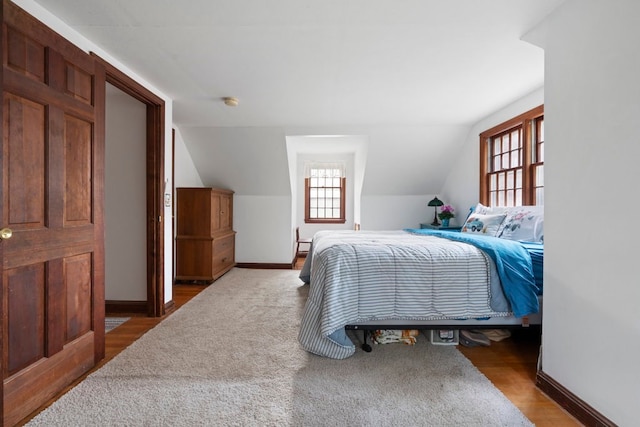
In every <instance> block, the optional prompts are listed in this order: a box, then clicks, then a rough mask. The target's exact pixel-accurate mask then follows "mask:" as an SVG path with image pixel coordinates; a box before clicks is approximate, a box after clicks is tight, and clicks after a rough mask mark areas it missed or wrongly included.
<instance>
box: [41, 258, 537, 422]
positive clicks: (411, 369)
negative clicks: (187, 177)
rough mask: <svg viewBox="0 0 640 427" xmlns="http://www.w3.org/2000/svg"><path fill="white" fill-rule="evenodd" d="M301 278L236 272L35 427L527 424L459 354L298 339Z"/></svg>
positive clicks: (422, 344) (423, 345) (303, 291)
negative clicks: (331, 347)
mask: <svg viewBox="0 0 640 427" xmlns="http://www.w3.org/2000/svg"><path fill="white" fill-rule="evenodd" d="M297 273H298V272H297V271H291V270H245V269H233V270H232V271H230V272H229V273H227V274H226V275H225V276H223V277H222V278H221V279H219V280H218V281H216V282H215V283H213V284H212V285H210V286H209V287H208V288H207V289H206V290H205V291H203V292H202V293H200V294H199V295H198V296H196V297H195V298H194V299H193V300H191V301H190V302H189V303H187V304H186V305H185V306H184V307H182V308H181V309H179V310H178V311H177V312H175V313H174V314H172V315H171V316H169V318H167V319H166V320H165V321H163V322H162V323H161V324H159V325H158V326H157V327H155V328H154V329H152V330H151V331H149V332H148V333H147V334H146V335H144V336H143V337H142V338H141V339H139V340H138V341H136V342H135V343H134V344H133V345H131V346H130V347H129V348H127V349H126V350H125V351H123V352H122V353H120V354H119V355H118V356H117V357H116V358H114V359H113V360H112V361H111V362H109V363H108V364H106V365H105V366H104V367H103V368H102V369H100V370H98V371H97V372H95V373H94V374H92V375H90V376H89V377H88V378H87V379H86V380H85V381H83V382H82V383H80V384H79V385H78V386H77V387H75V388H74V389H72V390H71V391H70V392H69V393H67V394H66V395H65V396H63V397H62V398H61V399H59V400H58V401H56V402H55V403H54V404H53V405H52V406H51V407H49V408H48V409H47V410H45V411H44V412H42V413H41V414H40V415H38V416H37V417H36V418H34V419H33V420H32V421H31V422H30V423H29V425H33V426H161V425H162V426H333V427H336V426H445V425H446V426H501V425H502V426H520V425H526V426H530V425H532V424H531V423H530V422H529V421H528V420H527V419H526V418H525V417H524V416H523V415H522V413H521V412H520V411H519V410H518V409H517V408H516V407H515V406H513V405H512V404H511V402H509V400H507V399H506V398H505V397H504V395H503V394H502V393H501V392H500V391H499V390H497V389H496V388H495V387H494V386H493V385H492V384H491V383H490V382H489V381H488V380H487V379H486V378H485V377H484V376H483V375H482V374H481V373H480V372H479V371H478V370H477V369H476V368H475V367H474V366H473V365H472V364H471V363H470V362H469V361H468V360H467V359H466V358H465V357H464V356H463V355H462V354H461V353H460V352H459V351H457V350H456V349H455V347H452V346H434V345H431V344H428V340H427V339H426V338H425V336H424V335H421V336H419V337H418V343H417V345H415V346H406V345H404V344H387V345H379V346H374V350H373V352H372V353H364V352H362V351H361V350H358V351H357V352H356V354H355V355H354V356H353V357H351V358H349V359H346V360H332V359H326V358H321V357H318V356H314V355H311V354H308V353H307V352H305V351H304V350H302V349H301V348H300V347H299V345H298V342H297V332H298V325H299V319H300V316H301V312H302V309H303V306H304V301H305V298H306V295H307V292H308V287H306V286H303V285H302V284H301V282H300V281H299V280H298V279H297Z"/></svg>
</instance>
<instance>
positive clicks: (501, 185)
mask: <svg viewBox="0 0 640 427" xmlns="http://www.w3.org/2000/svg"><path fill="white" fill-rule="evenodd" d="M504 178H505V175H504V172H502V173H499V174H498V190H504V189H505V184H504Z"/></svg>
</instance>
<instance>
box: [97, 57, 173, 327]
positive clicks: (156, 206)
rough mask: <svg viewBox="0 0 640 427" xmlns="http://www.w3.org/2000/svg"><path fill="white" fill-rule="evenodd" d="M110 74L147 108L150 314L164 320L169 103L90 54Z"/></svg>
mask: <svg viewBox="0 0 640 427" xmlns="http://www.w3.org/2000/svg"><path fill="white" fill-rule="evenodd" d="M90 55H91V56H93V57H94V58H95V59H96V60H97V61H98V62H99V63H101V64H102V65H103V66H104V68H105V72H106V82H107V83H110V84H112V85H113V86H115V87H117V88H118V89H120V90H121V91H122V92H124V93H126V94H127V95H130V96H132V97H133V98H135V99H137V100H138V101H140V102H142V103H143V104H145V105H146V107H147V123H146V130H147V132H146V134H147V142H146V145H147V148H146V151H147V161H146V171H147V174H146V176H147V183H146V188H147V315H148V316H149V317H162V316H163V315H164V314H165V303H164V222H165V218H164V192H165V170H164V158H165V157H164V145H165V141H164V139H165V138H164V136H165V129H164V125H165V119H164V117H165V103H164V100H163V99H162V98H160V97H158V96H157V95H155V94H154V93H152V92H151V91H150V90H148V89H147V88H145V87H144V86H142V85H141V84H139V83H138V82H136V81H135V80H133V79H132V78H131V77H129V76H127V75H126V74H125V73H123V72H122V71H120V70H118V69H117V68H116V67H114V66H113V65H111V64H110V63H108V62H107V61H105V60H104V59H102V58H101V57H100V56H98V55H97V54H95V53H94V52H90Z"/></svg>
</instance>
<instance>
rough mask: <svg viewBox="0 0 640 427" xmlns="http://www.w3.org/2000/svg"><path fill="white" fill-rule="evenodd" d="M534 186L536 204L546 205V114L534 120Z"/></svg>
mask: <svg viewBox="0 0 640 427" xmlns="http://www.w3.org/2000/svg"><path fill="white" fill-rule="evenodd" d="M534 130H535V133H534V135H533V145H534V149H533V158H532V159H531V161H532V167H533V188H534V194H533V196H534V199H533V200H534V203H533V204H535V205H544V116H542V117H538V118H536V119H535V120H534Z"/></svg>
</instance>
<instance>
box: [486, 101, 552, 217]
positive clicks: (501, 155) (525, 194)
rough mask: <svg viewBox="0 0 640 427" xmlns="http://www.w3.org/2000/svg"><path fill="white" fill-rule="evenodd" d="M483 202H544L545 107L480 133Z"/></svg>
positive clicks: (513, 203)
mask: <svg viewBox="0 0 640 427" xmlns="http://www.w3.org/2000/svg"><path fill="white" fill-rule="evenodd" d="M480 155H481V161H480V202H481V203H483V204H487V205H488V206H522V205H536V204H537V205H542V204H544V107H543V106H540V107H537V108H534V109H533V110H531V111H528V112H526V113H524V114H522V115H520V116H518V117H515V118H513V119H511V120H509V121H507V122H505V123H502V124H500V125H498V126H496V127H494V128H492V129H489V130H487V131H485V132H483V133H481V134H480Z"/></svg>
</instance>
